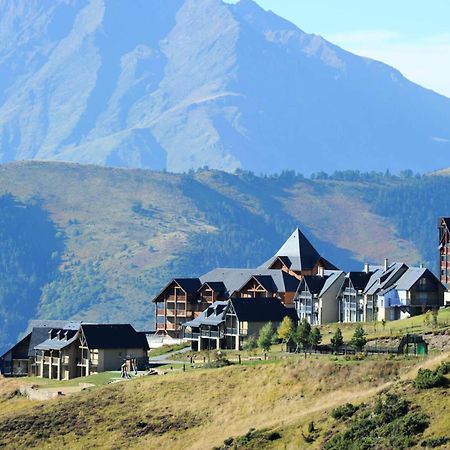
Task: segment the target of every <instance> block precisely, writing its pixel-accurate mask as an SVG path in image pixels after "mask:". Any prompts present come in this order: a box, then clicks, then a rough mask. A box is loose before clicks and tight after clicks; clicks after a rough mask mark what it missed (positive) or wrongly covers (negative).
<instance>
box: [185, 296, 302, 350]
mask: <svg viewBox="0 0 450 450" xmlns="http://www.w3.org/2000/svg"><path fill="white" fill-rule="evenodd" d="M286 316H288V317H290V318H291V319H292V320H293V322H294V323H295V324H296V323H297V322H298V317H297V314H296V312H295V310H294V309H293V308H287V307H286V306H284V305H283V304H282V303H281V302H280V300H278V299H276V298H270V297H267V298H258V297H251V298H231V299H229V300H227V301H219V302H214V303H213V304H212V305H210V306H208V308H207V309H206V310H205V311H204V312H203V313H202V314H201V315H200V316H198V317H197V318H196V319H194V320H192V321H189V322H186V323H185V324H184V325H183V337H184V338H185V339H187V340H188V341H190V342H191V348H192V350H195V351H197V350H205V349H207V350H211V349H234V350H239V349H240V348H241V346H242V343H243V341H244V340H245V339H248V338H249V337H250V336H257V335H258V333H259V331H260V329H261V327H263V326H264V325H265V324H266V323H267V322H271V323H272V325H273V327H274V329H275V328H276V327H278V325H279V324H280V323H281V322H282V320H283V319H284V318H285V317H286Z"/></svg>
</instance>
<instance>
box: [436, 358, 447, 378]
mask: <svg viewBox="0 0 450 450" xmlns="http://www.w3.org/2000/svg"><path fill="white" fill-rule="evenodd" d="M437 370H438V372H440V373H442V375H447V374H448V373H450V361H444V362H443V363H441V364H440V366H439V367H438V368H437Z"/></svg>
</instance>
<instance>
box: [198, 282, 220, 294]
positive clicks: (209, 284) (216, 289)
mask: <svg viewBox="0 0 450 450" xmlns="http://www.w3.org/2000/svg"><path fill="white" fill-rule="evenodd" d="M205 286H207V287H209V288H210V289H212V290H213V291H214V292H220V293H224V292H226V290H227V288H226V287H225V285H224V284H223V282H222V281H207V282H206V283H203V284H202V285H201V286H200V288H199V289H198V290H199V291H201V290H202V289H203V287H205Z"/></svg>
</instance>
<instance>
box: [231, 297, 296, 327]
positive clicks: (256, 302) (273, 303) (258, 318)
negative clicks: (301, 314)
mask: <svg viewBox="0 0 450 450" xmlns="http://www.w3.org/2000/svg"><path fill="white" fill-rule="evenodd" d="M230 302H231V304H232V305H233V308H234V311H235V313H236V316H237V318H238V320H239V321H245V322H281V321H282V320H283V319H284V318H285V317H286V316H288V317H290V318H291V319H292V320H293V321H295V322H297V321H298V316H297V313H296V311H295V309H294V308H286V307H285V306H284V305H283V304H282V303H281V302H280V301H279V300H277V299H276V298H232V299H230Z"/></svg>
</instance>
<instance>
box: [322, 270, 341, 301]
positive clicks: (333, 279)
mask: <svg viewBox="0 0 450 450" xmlns="http://www.w3.org/2000/svg"><path fill="white" fill-rule="evenodd" d="M343 274H344V272H343V271H342V270H326V271H325V275H327V279H326V280H325V284H324V285H323V288H322V290H321V291H320V294H319V295H320V296H322V295H323V294H325V292H327V291H328V289H330V288H331V286H333V285H334V284H335V283H339V288H341V287H342V285H343V284H344V280H345V277H344V276H342V275H343Z"/></svg>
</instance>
